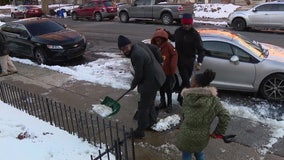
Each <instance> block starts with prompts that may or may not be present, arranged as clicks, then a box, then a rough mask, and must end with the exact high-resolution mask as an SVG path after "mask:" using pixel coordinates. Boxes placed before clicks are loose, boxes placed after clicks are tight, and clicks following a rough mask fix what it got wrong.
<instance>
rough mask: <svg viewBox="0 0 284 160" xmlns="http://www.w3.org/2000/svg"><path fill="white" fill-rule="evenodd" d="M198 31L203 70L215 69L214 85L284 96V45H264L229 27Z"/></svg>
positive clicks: (270, 95)
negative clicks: (276, 49) (283, 46)
mask: <svg viewBox="0 0 284 160" xmlns="http://www.w3.org/2000/svg"><path fill="white" fill-rule="evenodd" d="M198 31H199V33H200V35H201V38H202V41H203V45H204V48H205V57H204V60H203V63H202V67H201V68H202V69H201V72H203V71H204V70H205V69H212V70H213V71H215V72H216V77H215V80H214V81H213V82H212V83H211V84H212V85H213V86H215V87H217V88H219V89H221V90H232V91H244V92H253V93H260V95H261V96H262V97H263V98H266V99H269V100H280V101H283V100H284V67H283V66H284V49H283V52H282V53H281V52H279V51H275V50H272V49H270V48H266V49H265V47H264V46H263V45H262V44H261V43H259V42H257V41H252V40H249V39H248V38H246V37H244V36H242V35H240V34H236V33H233V32H230V31H227V30H219V29H206V28H205V29H198ZM148 42H149V40H148Z"/></svg>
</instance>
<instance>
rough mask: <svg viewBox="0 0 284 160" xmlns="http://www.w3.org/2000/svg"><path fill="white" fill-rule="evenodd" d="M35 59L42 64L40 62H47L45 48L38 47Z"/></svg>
mask: <svg viewBox="0 0 284 160" xmlns="http://www.w3.org/2000/svg"><path fill="white" fill-rule="evenodd" d="M35 60H36V62H37V63H38V64H39V65H40V64H46V62H47V60H46V54H45V52H44V51H43V49H41V48H37V49H36V50H35Z"/></svg>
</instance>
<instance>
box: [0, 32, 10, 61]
mask: <svg viewBox="0 0 284 160" xmlns="http://www.w3.org/2000/svg"><path fill="white" fill-rule="evenodd" d="M8 54H9V50H8V47H7V43H6V38H5V36H4V35H2V34H0V56H5V55H8Z"/></svg>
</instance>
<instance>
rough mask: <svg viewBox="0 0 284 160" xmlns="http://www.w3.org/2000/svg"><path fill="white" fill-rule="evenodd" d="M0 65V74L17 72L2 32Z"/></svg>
mask: <svg viewBox="0 0 284 160" xmlns="http://www.w3.org/2000/svg"><path fill="white" fill-rule="evenodd" d="M0 65H1V69H2V72H1V74H0V76H6V75H9V74H13V73H17V72H18V71H17V68H16V66H15V65H14V64H13V62H12V60H11V58H10V56H9V48H8V46H7V42H6V38H5V36H4V35H2V34H0Z"/></svg>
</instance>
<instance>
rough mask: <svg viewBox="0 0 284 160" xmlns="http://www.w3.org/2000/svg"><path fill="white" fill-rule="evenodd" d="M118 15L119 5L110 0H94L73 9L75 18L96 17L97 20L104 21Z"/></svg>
mask: <svg viewBox="0 0 284 160" xmlns="http://www.w3.org/2000/svg"><path fill="white" fill-rule="evenodd" d="M116 15H117V6H116V5H115V4H113V3H112V2H111V1H109V0H92V1H90V2H87V3H85V4H82V5H80V6H79V7H78V8H74V9H73V10H72V11H71V16H72V19H73V20H78V19H79V18H87V19H95V20H96V21H102V20H103V19H104V18H109V19H110V20H112V19H114V17H115V16H116Z"/></svg>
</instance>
